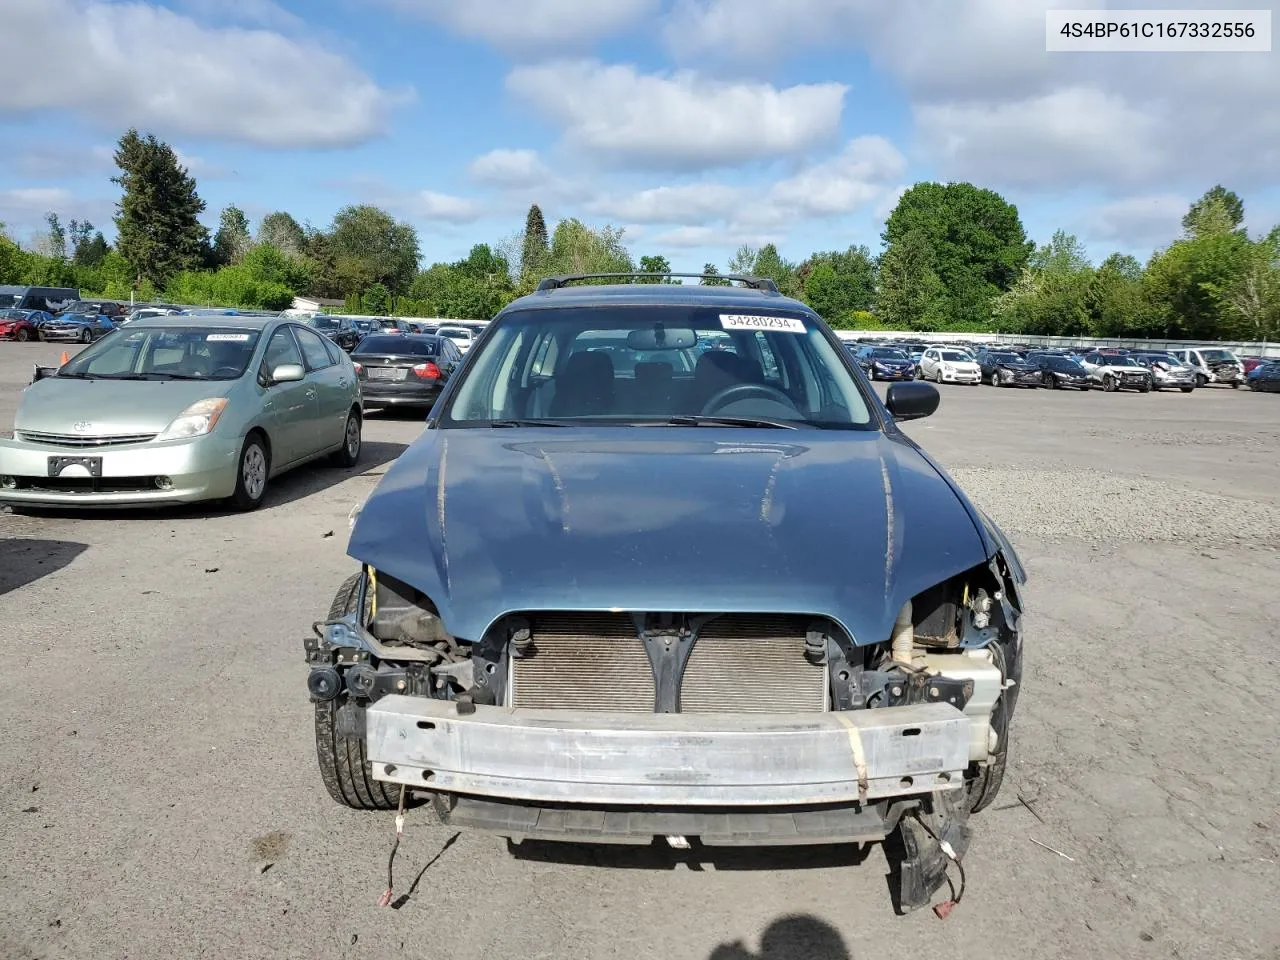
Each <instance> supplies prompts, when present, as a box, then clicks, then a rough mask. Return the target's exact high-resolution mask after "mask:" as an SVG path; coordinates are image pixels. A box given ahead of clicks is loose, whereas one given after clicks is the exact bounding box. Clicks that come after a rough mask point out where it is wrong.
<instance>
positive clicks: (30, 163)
mask: <svg viewBox="0 0 1280 960" xmlns="http://www.w3.org/2000/svg"><path fill="white" fill-rule="evenodd" d="M114 156H115V151H114V150H113V149H112V148H111V147H109V146H106V145H105V144H99V145H97V146H85V145H84V144H53V143H43V144H42V143H29V144H24V143H21V142H20V140H18V141H17V142H15V143H13V145H12V146H11V148H10V149H8V150H5V151H4V153H3V154H0V165H3V166H5V167H7V168H8V169H10V170H12V171H13V172H14V173H16V174H18V175H19V176H21V177H24V178H30V179H32V180H36V179H39V180H61V179H71V178H74V177H84V176H89V175H91V174H99V173H105V172H107V171H109V170H113V169H114V168H115V161H114Z"/></svg>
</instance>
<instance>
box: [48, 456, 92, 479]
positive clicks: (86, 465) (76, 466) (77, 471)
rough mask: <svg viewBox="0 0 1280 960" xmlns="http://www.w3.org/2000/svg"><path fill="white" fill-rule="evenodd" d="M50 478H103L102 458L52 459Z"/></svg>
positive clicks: (50, 461) (50, 460) (50, 459)
mask: <svg viewBox="0 0 1280 960" xmlns="http://www.w3.org/2000/svg"><path fill="white" fill-rule="evenodd" d="M49 476H51V477H100V476H102V458H101V457H50V458H49Z"/></svg>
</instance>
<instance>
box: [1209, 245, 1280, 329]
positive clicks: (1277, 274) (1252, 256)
mask: <svg viewBox="0 0 1280 960" xmlns="http://www.w3.org/2000/svg"><path fill="white" fill-rule="evenodd" d="M1206 289H1207V290H1208V292H1209V293H1210V294H1212V295H1213V296H1214V297H1216V298H1217V300H1218V304H1219V306H1220V307H1221V308H1222V311H1223V317H1222V319H1223V327H1222V332H1221V334H1220V336H1221V337H1222V338H1224V339H1226V338H1231V339H1234V338H1237V337H1238V338H1240V339H1242V340H1243V339H1249V340H1263V341H1267V340H1275V339H1276V337H1277V334H1280V227H1277V228H1275V229H1273V230H1272V231H1271V233H1270V234H1268V235H1267V236H1265V237H1263V238H1261V239H1260V240H1257V241H1255V242H1251V243H1249V245H1248V246H1247V247H1246V248H1245V250H1244V251H1243V254H1242V256H1241V264H1240V269H1239V271H1238V273H1237V274H1236V276H1235V277H1233V278H1231V279H1229V280H1227V281H1225V282H1214V281H1209V282H1208V283H1207V284H1206Z"/></svg>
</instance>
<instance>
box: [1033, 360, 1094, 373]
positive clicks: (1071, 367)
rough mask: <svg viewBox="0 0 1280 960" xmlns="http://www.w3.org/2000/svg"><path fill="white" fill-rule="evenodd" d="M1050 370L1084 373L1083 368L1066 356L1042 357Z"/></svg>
mask: <svg viewBox="0 0 1280 960" xmlns="http://www.w3.org/2000/svg"><path fill="white" fill-rule="evenodd" d="M1042 359H1043V360H1044V362H1045V363H1046V364H1048V365H1049V369H1050V370H1056V371H1058V372H1059V373H1084V368H1083V367H1082V366H1080V364H1078V363H1076V362H1075V361H1074V360H1068V359H1067V358H1066V357H1043V358H1042Z"/></svg>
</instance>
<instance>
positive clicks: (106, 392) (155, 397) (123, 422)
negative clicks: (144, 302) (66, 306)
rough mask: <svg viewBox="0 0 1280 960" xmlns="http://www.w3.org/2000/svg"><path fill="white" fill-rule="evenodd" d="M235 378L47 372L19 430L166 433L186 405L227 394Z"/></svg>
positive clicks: (19, 419)
mask: <svg viewBox="0 0 1280 960" xmlns="http://www.w3.org/2000/svg"><path fill="white" fill-rule="evenodd" d="M235 383H236V381H232V380H205V381H190V380H77V379H74V378H72V377H45V378H44V379H43V380H37V381H36V382H35V383H33V384H31V386H29V387H27V389H26V390H25V392H24V393H23V395H22V403H21V404H20V405H19V407H18V414H17V416H16V417H15V418H14V429H15V430H19V431H22V430H31V431H34V432H38V433H71V432H72V425H73V424H75V423H78V422H85V423H87V424H88V426H87V427H85V428H84V429H83V430H81V431H76V432H78V433H83V434H84V435H85V436H86V437H92V436H106V435H111V434H143V433H160V432H161V431H162V430H164V428H165V427H167V426H168V425H169V424H170V423H172V422H173V421H174V419H175V418H176V417H177V416H178V415H179V414H180V413H182V411H183V410H185V409H187V407H189V406H191V404H193V403H196V402H198V401H200V400H204V399H207V398H208V397H222V396H226V395H227V391H229V390H230V389H231V388H232V387H233V386H235Z"/></svg>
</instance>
